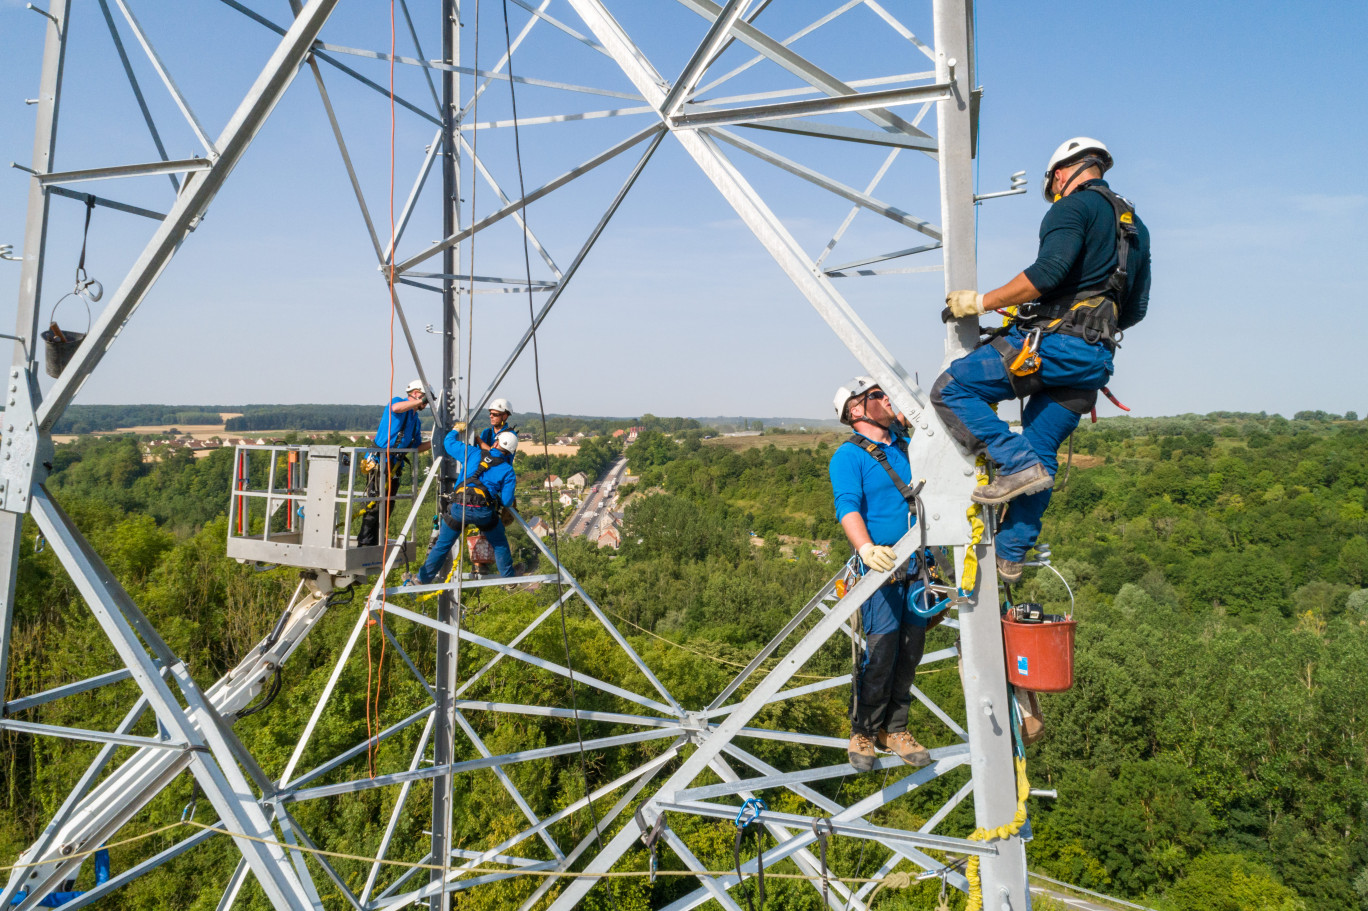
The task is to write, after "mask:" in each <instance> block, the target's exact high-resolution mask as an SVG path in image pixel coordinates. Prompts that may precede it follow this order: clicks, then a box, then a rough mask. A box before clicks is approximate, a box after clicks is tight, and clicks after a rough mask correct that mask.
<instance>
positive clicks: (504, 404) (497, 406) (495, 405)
mask: <svg viewBox="0 0 1368 911" xmlns="http://www.w3.org/2000/svg"><path fill="white" fill-rule="evenodd" d="M489 410H490V411H502V412H504V413H505V414H512V413H513V406H512V405H511V404H509V402H508V399H494V400H493V401H491V402H490V403H489Z"/></svg>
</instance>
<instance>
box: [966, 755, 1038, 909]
mask: <svg viewBox="0 0 1368 911" xmlns="http://www.w3.org/2000/svg"><path fill="white" fill-rule="evenodd" d="M1016 780H1017V808H1016V815H1015V816H1013V817H1012V821H1011V822H1009V823H1007V824H1006V825H1002V826H997V827H996V828H992V829H975V830H974V834H972V835H970V836H969V840H970V841H991V840H993V839H999V840H1002V839H1007V838H1011V837H1012V836H1013V835H1015V834H1017V833H1018V832H1020V831H1021V827H1022V826H1024V825H1025V824H1026V798H1027V797H1028V796H1029V795H1030V793H1031V783H1030V782H1029V781H1027V779H1026V760H1025V758H1023V757H1021V756H1018V757H1017V758H1016ZM964 875H965V876H966V877H967V878H968V880H969V901H968V903H967V904H965V906H964V911H983V880H982V879H980V878H979V857H978V855H977V854H975V855H973V856H971V857H970V858H969V862H968V863H967V864H966V865H965V867H964Z"/></svg>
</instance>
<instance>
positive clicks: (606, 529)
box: [598, 525, 622, 550]
mask: <svg viewBox="0 0 1368 911" xmlns="http://www.w3.org/2000/svg"><path fill="white" fill-rule="evenodd" d="M598 546H599V547H611V548H612V549H613V550H617V549H618V548H619V547H621V546H622V533H621V532H619V531H618V530H617V527H616V526H613V525H605V526H603V528H602V530H601V531H600V532H599V536H598Z"/></svg>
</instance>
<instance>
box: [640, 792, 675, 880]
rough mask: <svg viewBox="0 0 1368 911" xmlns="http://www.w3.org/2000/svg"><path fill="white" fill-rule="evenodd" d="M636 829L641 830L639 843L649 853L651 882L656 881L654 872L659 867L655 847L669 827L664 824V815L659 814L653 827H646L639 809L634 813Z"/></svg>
mask: <svg viewBox="0 0 1368 911" xmlns="http://www.w3.org/2000/svg"><path fill="white" fill-rule="evenodd" d="M636 823H637V827H638V828H640V829H641V843H642V844H644V845H645V846H646V848H647V850H649V851H650V852H651V880H650V881H651V882H655V881H656V870H657V869H658V867H659V863H658V859H657V857H656V845H658V844H659V843H660V836H662V835H664V834H665V830H666V829H668V828H669V827H670V826H669V824H668V823H666V822H665V814H664V813H661V814H660V815H659V816H657V817H656V821H655V823H654V825H650V826H648V825H646V817H645V816H643V815H642V813H641V808H640V807H637V811H636Z"/></svg>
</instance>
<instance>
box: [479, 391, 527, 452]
mask: <svg viewBox="0 0 1368 911" xmlns="http://www.w3.org/2000/svg"><path fill="white" fill-rule="evenodd" d="M512 415H513V406H512V404H510V403H509V401H508V399H494V400H493V401H491V402H490V403H489V426H488V427H486V428H485V429H484V430H481V431H480V435H479V437H477V439H478V440H479V442H480V448H481V449H483V450H485V451H486V452H488V451H489V450H490V449H491V448H493V446H494V439H495V437H497V436H498V435H499V434H501V433H503V432H505V431H507V432H509V433H512V434H515V435H516V434H517V432H518V428H516V427H514V426H513V425H512V424H510V423H508V419H509V418H510V417H512Z"/></svg>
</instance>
